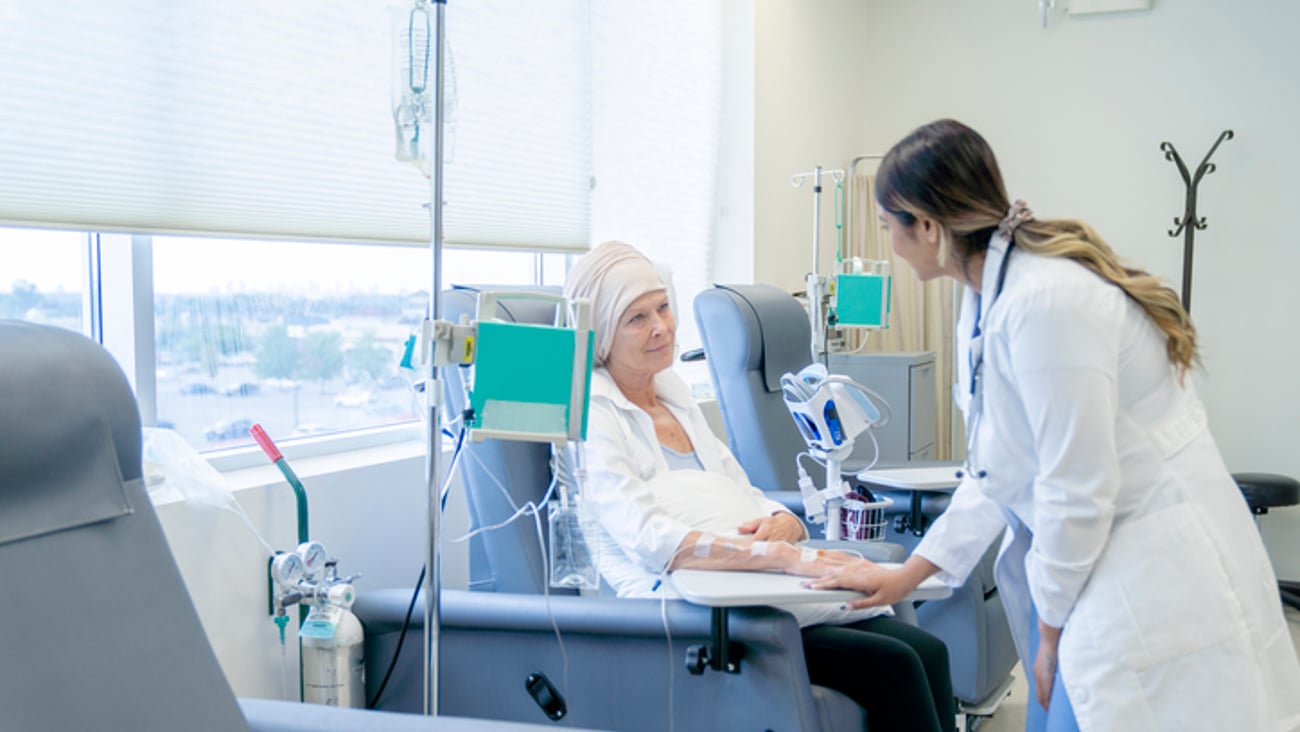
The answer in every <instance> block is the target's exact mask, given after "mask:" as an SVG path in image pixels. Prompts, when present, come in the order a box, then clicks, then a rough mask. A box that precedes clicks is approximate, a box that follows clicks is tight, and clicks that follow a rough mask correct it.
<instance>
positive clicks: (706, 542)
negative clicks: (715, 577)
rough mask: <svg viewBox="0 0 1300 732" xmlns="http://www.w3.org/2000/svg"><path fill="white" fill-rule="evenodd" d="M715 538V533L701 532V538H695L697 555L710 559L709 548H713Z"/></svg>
mask: <svg viewBox="0 0 1300 732" xmlns="http://www.w3.org/2000/svg"><path fill="white" fill-rule="evenodd" d="M715 538H716V537H715V536H714V535H713V534H700V538H698V539H696V540H695V556H697V557H699V558H700V559H708V558H709V549H710V548H712V546H713V540H714V539H715Z"/></svg>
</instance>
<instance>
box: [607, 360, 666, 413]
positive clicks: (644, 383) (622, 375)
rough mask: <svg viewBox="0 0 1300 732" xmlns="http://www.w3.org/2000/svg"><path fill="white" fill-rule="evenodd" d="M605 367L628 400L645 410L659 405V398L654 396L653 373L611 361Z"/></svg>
mask: <svg viewBox="0 0 1300 732" xmlns="http://www.w3.org/2000/svg"><path fill="white" fill-rule="evenodd" d="M605 368H606V370H607V371H609V376H610V378H611V379H613V380H614V384H615V385H616V386H618V390H619V391H621V392H623V396H625V397H627V399H628V401H630V402H632V403H633V404H635V405H637V406H638V407H641V408H642V409H644V410H646V411H647V412H648V411H650V410H652V409H654V408H655V407H658V406H659V399H658V397H656V396H655V375H654V374H648V373H644V372H636V371H631V370H629V369H624V368H620V367H619V365H618V364H613V363H609V364H606V365H605Z"/></svg>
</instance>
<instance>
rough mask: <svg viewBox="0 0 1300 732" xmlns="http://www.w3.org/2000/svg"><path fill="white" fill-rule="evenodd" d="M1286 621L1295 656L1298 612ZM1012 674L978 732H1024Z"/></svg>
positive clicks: (1021, 699)
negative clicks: (1004, 695) (1003, 698)
mask: <svg viewBox="0 0 1300 732" xmlns="http://www.w3.org/2000/svg"><path fill="white" fill-rule="evenodd" d="M1286 620H1287V625H1288V626H1290V628H1291V643H1292V644H1293V645H1294V646H1295V648H1296V654H1297V655H1300V611H1297V610H1295V609H1293V608H1290V607H1288V608H1286ZM1013 673H1015V675H1016V683H1015V685H1014V686H1012V687H1011V698H1010V699H1007V700H1006V701H1005V702H1003V703H1002V706H1001V707H999V708H998V711H997V713H996V714H994V715H993V716H992V717H990V718H988V719H987V720H985V721H984V722H983V723H982V724H980V725H979V729H978V732H1024V729H1025V701H1026V698H1027V694H1028V690H1029V689H1028V687H1027V686H1026V685H1025V680H1024V678H1023V677H1024V673H1023V672H1021V670H1020V667H1019V666H1017V667H1016V669H1015V671H1014V672H1013Z"/></svg>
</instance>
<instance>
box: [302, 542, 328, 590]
mask: <svg viewBox="0 0 1300 732" xmlns="http://www.w3.org/2000/svg"><path fill="white" fill-rule="evenodd" d="M298 556H299V557H302V564H303V576H304V577H306V578H307V581H308V582H315V581H316V580H318V579H320V578H321V577H323V576H324V575H325V563H326V562H328V561H329V552H327V551H325V545H324V544H321V543H320V542H319V541H305V542H303V543H301V544H299V545H298Z"/></svg>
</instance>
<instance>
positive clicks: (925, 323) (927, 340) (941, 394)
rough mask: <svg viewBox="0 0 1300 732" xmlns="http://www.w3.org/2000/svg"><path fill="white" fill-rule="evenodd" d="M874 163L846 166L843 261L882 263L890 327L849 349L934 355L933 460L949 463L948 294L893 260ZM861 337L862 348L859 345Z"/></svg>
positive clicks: (947, 283)
mask: <svg viewBox="0 0 1300 732" xmlns="http://www.w3.org/2000/svg"><path fill="white" fill-rule="evenodd" d="M879 162H880V161H879V159H878V158H872V157H866V158H863V157H859V158H856V159H854V161H853V163H852V164H851V165H850V166H849V175H848V178H849V186H848V192H847V197H848V201H847V206H846V208H847V210H848V212H849V219H848V231H849V236H848V253H847V256H851V257H863V258H866V259H883V260H885V261H887V262H889V267H890V272H891V273H892V274H893V277H894V285H893V298H892V308H893V309H892V312H891V314H890V319H889V322H890V327H889V328H887V329H885V330H879V331H870V332H865V331H863V332H855V331H853V330H850V331H849V345H850V346H851V347H854V348H860V350H862V351H863V352H868V353H898V352H910V351H932V352H933V353H934V355H935V378H934V388H935V400H934V403H935V410H936V413H935V420H934V425H935V431H936V434H935V441H934V444H935V457H936V458H938V459H939V460H949V459H952V458H953V457H954V453H953V445H952V439H951V435H952V430H951V429H950V426H951V424H952V384H953V380H954V378H955V376H954V373H955V372H954V370H953V341H954V339H953V290H954V287H955V283H953V281H952V280H951V279H949V278H947V277H943V278H940V279H937V280H932V281H930V282H926V283H922V282H921V281H920V280H918V279H917V277H916V273H915V271H913V269H912V268H911V266H910V265H908V264H907V262H905V261H903V260H902V259H900V258H899V257H897V256H895V255H894V253H893V251H891V250H890V248H889V239H888V237H887V234H886V232H885V231H884V228H883V227H882V226H881V224H880V219H879V216H878V213H879V208H878V206H877V205H876V196H875V175H874V173H875V168H876V165H877V164H878V163H879ZM864 337H865V341H866V342H865V343H864V342H863V341H864Z"/></svg>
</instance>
